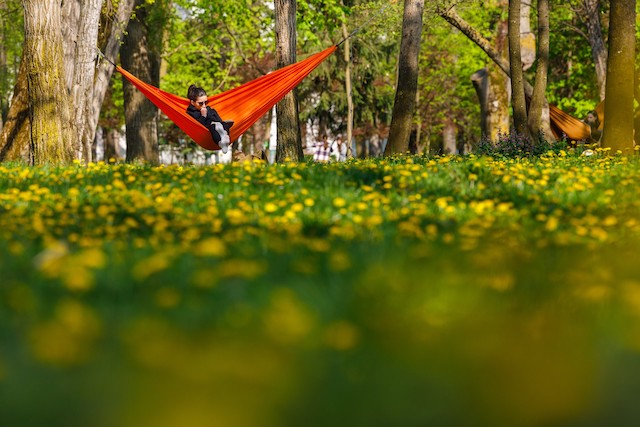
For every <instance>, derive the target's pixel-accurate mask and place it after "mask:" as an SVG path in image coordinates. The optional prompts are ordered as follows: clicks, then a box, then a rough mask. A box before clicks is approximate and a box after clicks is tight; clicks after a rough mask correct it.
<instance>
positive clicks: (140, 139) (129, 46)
mask: <svg viewBox="0 0 640 427" xmlns="http://www.w3.org/2000/svg"><path fill="white" fill-rule="evenodd" d="M135 7H136V18H135V19H132V20H131V21H129V26H128V27H127V36H126V37H125V42H124V45H123V46H122V50H121V53H120V58H121V60H122V65H123V68H125V69H126V70H128V71H130V72H131V73H132V74H134V75H135V76H136V77H138V78H139V79H141V80H142V81H144V82H149V83H150V84H152V85H154V86H158V85H159V84H158V83H159V81H158V80H159V73H158V68H159V67H158V66H157V59H156V58H155V57H154V55H153V54H152V53H151V49H150V43H149V35H148V29H147V26H146V23H145V20H146V18H147V9H146V8H147V6H146V2H145V0H136V4H135ZM122 81H123V92H124V115H125V123H126V128H127V131H126V134H127V155H126V160H127V162H138V161H142V162H149V163H158V161H159V152H158V151H159V150H158V114H157V109H156V107H155V106H154V105H153V104H152V103H151V101H149V100H148V99H147V98H146V97H145V96H144V95H143V94H142V93H140V91H138V90H137V89H136V88H135V87H134V86H133V85H132V84H131V83H129V81H128V80H127V79H125V78H124V77H123V79H122Z"/></svg>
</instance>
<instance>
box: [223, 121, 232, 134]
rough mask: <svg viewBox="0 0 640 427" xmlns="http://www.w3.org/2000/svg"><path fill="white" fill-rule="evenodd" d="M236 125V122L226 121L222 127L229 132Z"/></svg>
mask: <svg viewBox="0 0 640 427" xmlns="http://www.w3.org/2000/svg"><path fill="white" fill-rule="evenodd" d="M234 123H235V122H234V121H233V120H224V121H223V122H222V127H223V128H224V130H226V131H227V132H229V129H231V126H233V124H234Z"/></svg>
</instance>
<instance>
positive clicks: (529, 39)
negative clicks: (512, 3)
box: [520, 0, 536, 71]
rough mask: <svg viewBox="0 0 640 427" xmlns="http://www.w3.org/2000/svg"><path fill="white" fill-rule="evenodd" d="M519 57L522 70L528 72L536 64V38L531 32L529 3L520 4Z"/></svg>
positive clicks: (526, 0) (526, 1) (527, 1)
mask: <svg viewBox="0 0 640 427" xmlns="http://www.w3.org/2000/svg"><path fill="white" fill-rule="evenodd" d="M520 55H521V56H520V57H521V58H522V69H523V70H525V71H526V70H528V69H529V68H531V67H532V66H533V64H534V63H535V62H536V36H535V35H534V34H533V31H531V3H529V0H525V1H523V2H521V3H520Z"/></svg>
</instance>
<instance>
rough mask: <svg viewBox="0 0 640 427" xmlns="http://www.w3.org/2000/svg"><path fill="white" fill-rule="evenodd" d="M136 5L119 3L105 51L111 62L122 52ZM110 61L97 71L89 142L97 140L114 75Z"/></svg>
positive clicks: (131, 1) (126, 0) (130, 1)
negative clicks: (126, 31)
mask: <svg viewBox="0 0 640 427" xmlns="http://www.w3.org/2000/svg"><path fill="white" fill-rule="evenodd" d="M134 3H135V0H120V1H119V2H118V10H117V12H116V14H115V16H114V17H113V21H112V24H111V27H110V29H109V36H108V39H107V43H106V46H105V48H104V50H103V53H104V55H105V57H106V58H107V59H108V60H109V61H111V62H115V61H116V58H117V57H118V53H119V52H120V45H121V43H122V39H123V37H124V32H125V30H126V29H127V24H128V22H129V19H130V18H131V12H132V11H133V5H134ZM109 61H101V62H100V64H99V66H98V69H97V70H96V75H95V83H94V87H93V97H92V99H91V111H90V113H89V117H88V122H87V131H86V134H85V140H87V141H93V140H94V139H95V131H96V129H97V126H98V119H99V118H100V110H101V108H102V103H103V102H104V98H105V95H106V93H107V90H108V88H109V81H110V79H111V75H112V74H113V69H114V67H113V65H112V64H111V63H110V62H109Z"/></svg>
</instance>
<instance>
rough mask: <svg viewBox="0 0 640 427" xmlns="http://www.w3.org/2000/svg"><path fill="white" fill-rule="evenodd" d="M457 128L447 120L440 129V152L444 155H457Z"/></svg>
mask: <svg viewBox="0 0 640 427" xmlns="http://www.w3.org/2000/svg"><path fill="white" fill-rule="evenodd" d="M457 133H458V132H457V128H456V125H455V123H453V121H452V120H451V119H447V120H446V121H445V123H444V129H442V152H443V153H444V154H458V146H457Z"/></svg>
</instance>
